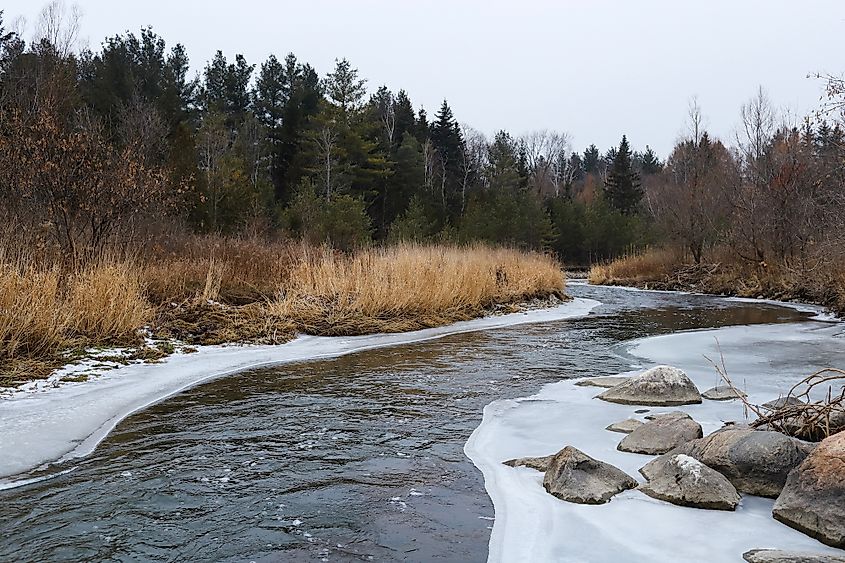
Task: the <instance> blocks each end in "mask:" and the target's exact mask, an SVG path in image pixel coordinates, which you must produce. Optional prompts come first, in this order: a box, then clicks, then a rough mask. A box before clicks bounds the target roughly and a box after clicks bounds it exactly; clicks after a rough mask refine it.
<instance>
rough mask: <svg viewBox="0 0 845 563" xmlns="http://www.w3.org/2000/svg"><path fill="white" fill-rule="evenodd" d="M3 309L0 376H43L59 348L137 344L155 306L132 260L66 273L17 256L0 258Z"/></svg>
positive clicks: (111, 262) (0, 298) (105, 262)
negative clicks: (106, 344) (6, 258)
mask: <svg viewBox="0 0 845 563" xmlns="http://www.w3.org/2000/svg"><path fill="white" fill-rule="evenodd" d="M0 313H2V314H0V366H2V367H0V379H2V378H3V377H4V376H5V377H6V378H15V379H17V378H19V377H21V376H26V375H28V376H29V377H35V376H39V375H44V371H45V370H47V369H48V368H49V365H50V364H51V362H52V361H53V360H55V359H56V356H57V354H58V353H59V351H61V350H63V349H66V348H69V347H72V346H75V345H78V344H81V343H85V342H98V343H112V344H128V343H136V342H137V341H138V339H139V336H138V329H139V328H140V327H142V326H144V325H145V324H146V323H148V322H150V321H151V320H152V319H153V315H154V308H153V307H152V306H151V305H150V304H149V303H148V302H147V301H146V299H145V298H144V294H143V291H142V286H141V282H140V278H139V276H138V269H137V267H136V266H135V265H134V264H133V263H131V262H121V261H112V260H103V261H101V262H98V263H96V264H92V265H90V266H88V267H86V268H84V269H82V270H80V271H78V272H73V273H65V272H64V271H63V270H62V269H61V268H60V267H59V266H56V265H50V266H42V265H39V264H37V263H36V262H33V261H31V260H26V259H25V258H21V257H19V258H18V259H16V260H14V261H9V260H6V261H3V260H0ZM42 361H43V362H47V364H46V365H41V364H42V363H43V362H42ZM27 370H30V371H32V370H34V373H31V374H26V373H23V374H22V373H21V372H24V371H27Z"/></svg>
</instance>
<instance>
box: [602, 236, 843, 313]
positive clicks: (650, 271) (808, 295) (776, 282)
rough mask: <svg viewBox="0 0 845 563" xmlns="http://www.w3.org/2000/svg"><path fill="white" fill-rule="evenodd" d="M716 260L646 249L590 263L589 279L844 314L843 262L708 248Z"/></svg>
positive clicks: (664, 250) (605, 282) (665, 250)
mask: <svg viewBox="0 0 845 563" xmlns="http://www.w3.org/2000/svg"><path fill="white" fill-rule="evenodd" d="M713 255H714V256H715V257H717V258H719V260H711V261H709V262H706V263H700V264H695V263H692V262H691V261H690V260H689V259H688V258H687V257H686V256H685V255H684V254H683V253H682V252H679V251H677V250H673V249H651V250H648V251H646V252H643V253H640V254H633V255H629V256H625V257H622V258H618V259H616V260H613V261H611V262H608V263H605V264H598V265H595V266H593V267H592V268H591V269H590V273H589V281H590V283H593V284H601V285H625V286H635V287H642V288H647V289H666V290H677V291H695V292H699V293H712V294H717V295H735V296H739V297H761V298H765V299H777V300H781V301H801V302H806V303H816V304H818V305H823V306H825V307H827V308H829V309H830V310H831V311H833V312H835V313H837V314H839V315H845V265H843V264H841V263H838V262H836V261H831V260H825V261H818V262H817V263H814V264H812V266H805V267H804V268H803V269H797V268H790V267H788V266H786V265H783V264H771V263H762V264H758V263H751V262H742V261H739V260H736V259H732V258H731V255H730V253H729V252H727V251H725V252H714V253H713Z"/></svg>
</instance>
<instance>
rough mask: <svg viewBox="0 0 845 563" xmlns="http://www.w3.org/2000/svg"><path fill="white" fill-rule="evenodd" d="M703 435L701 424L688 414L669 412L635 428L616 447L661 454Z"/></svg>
mask: <svg viewBox="0 0 845 563" xmlns="http://www.w3.org/2000/svg"><path fill="white" fill-rule="evenodd" d="M701 436H702V432H701V425H700V424H699V423H697V422H696V421H694V420H693V419H692V418H690V416H689V415H688V414H686V413H669V414H664V415H660V416H656V417H655V418H654V419H653V420H650V421H649V422H646V423H645V424H643V425H642V426H638V427H637V428H635V429H634V431H633V432H631V433H630V434H628V435H627V436H625V437H624V438H622V441H621V442H619V445H618V446H616V449H617V450H619V451H622V452H630V453H635V454H648V455H659V454H663V453H666V452H668V451H669V450H671V449H673V448H675V447H677V446H680V445H681V444H685V443H687V442H689V441H690V440H695V439H696V438H701Z"/></svg>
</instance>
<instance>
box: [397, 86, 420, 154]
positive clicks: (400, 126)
mask: <svg viewBox="0 0 845 563" xmlns="http://www.w3.org/2000/svg"><path fill="white" fill-rule="evenodd" d="M395 113H396V117H395V119H396V133H395V135H394V136H395V138H396V140H397V143H403V142H404V139H405V133H410V134H412V135H413V134H414V132H415V129H416V116H415V115H414V106H413V105H412V104H411V99H410V98H409V97H408V94H407V93H406V92H405V90H399V93H398V94H396V110H395Z"/></svg>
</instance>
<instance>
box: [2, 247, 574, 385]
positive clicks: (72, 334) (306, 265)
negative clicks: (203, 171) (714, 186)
mask: <svg viewBox="0 0 845 563" xmlns="http://www.w3.org/2000/svg"><path fill="white" fill-rule="evenodd" d="M563 290H564V276H563V273H562V270H561V268H560V265H559V264H558V263H557V262H556V261H555V260H554V259H553V258H551V257H549V256H545V255H542V254H532V253H526V252H521V251H518V250H514V249H501V248H492V247H487V246H481V245H476V246H467V247H460V246H417V245H410V244H404V245H400V246H396V247H392V248H372V249H362V250H359V251H357V252H355V253H353V254H341V253H338V252H335V251H333V250H331V249H328V248H318V247H312V246H308V245H305V244H301V243H260V242H258V241H248V240H235V239H222V238H220V237H198V238H196V239H191V240H189V241H188V242H187V243H186V244H185V245H184V246H182V247H181V248H175V249H172V248H171V249H168V250H166V251H164V250H162V249H152V250H149V249H148V250H147V251H146V252H145V253H144V254H139V255H136V256H133V257H129V258H127V257H125V256H120V255H118V254H113V255H109V256H106V257H103V258H101V259H98V260H96V261H93V262H91V263H89V264H87V265H85V266H77V267H74V268H69V267H68V266H67V265H62V263H61V262H60V261H58V260H50V259H48V258H46V257H45V255H43V254H38V255H36V254H35V253H33V252H28V251H27V250H26V249H21V248H18V249H16V251H15V252H6V251H4V250H2V249H0V379H2V378H3V377H4V374H5V378H6V379H10V378H11V379H19V378H21V377H23V378H31V377H33V376H36V375H43V373H41V374H36V373H30V374H26V373H20V371H21V370H20V369H19V368H17V367H15V366H20V365H24V366H25V367H26V369H30V367H31V365H30V364H28V363H27V362H38V361H42V362H44V361H45V360H52V361H56V360H57V359H58V354H59V352H61V351H62V350H65V349H68V348H70V347H76V346H83V345H91V344H127V345H128V344H135V343H138V342H139V339H140V337H139V331H140V329H141V328H143V327H145V326H149V327H152V329H153V331H154V332H155V331H159V332H160V334H162V335H170V336H175V337H179V338H183V337H184V338H186V339H190V338H189V337H192V336H196V335H197V333H200V332H201V333H202V335H200V337H198V338H195V339H193V340H192V341H196V342H226V341H261V342H279V341H283V340H284V339H286V338H289V337H290V336H291V335H292V334H294V332H295V331H302V332H307V333H311V334H321V335H350V334H367V333H373V332H398V331H407V330H414V329H418V328H424V327H432V326H439V325H443V324H447V323H451V322H454V321H457V320H464V319H470V318H474V317H478V316H481V315H484V314H485V313H486V312H487V311H489V309H490V307H492V306H493V305H497V304H512V303H516V302H519V301H524V300H527V299H531V298H534V297H547V296H549V295H558V296H560V297H563ZM47 363H48V364H49V363H50V362H47ZM10 373H12V375H10Z"/></svg>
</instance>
